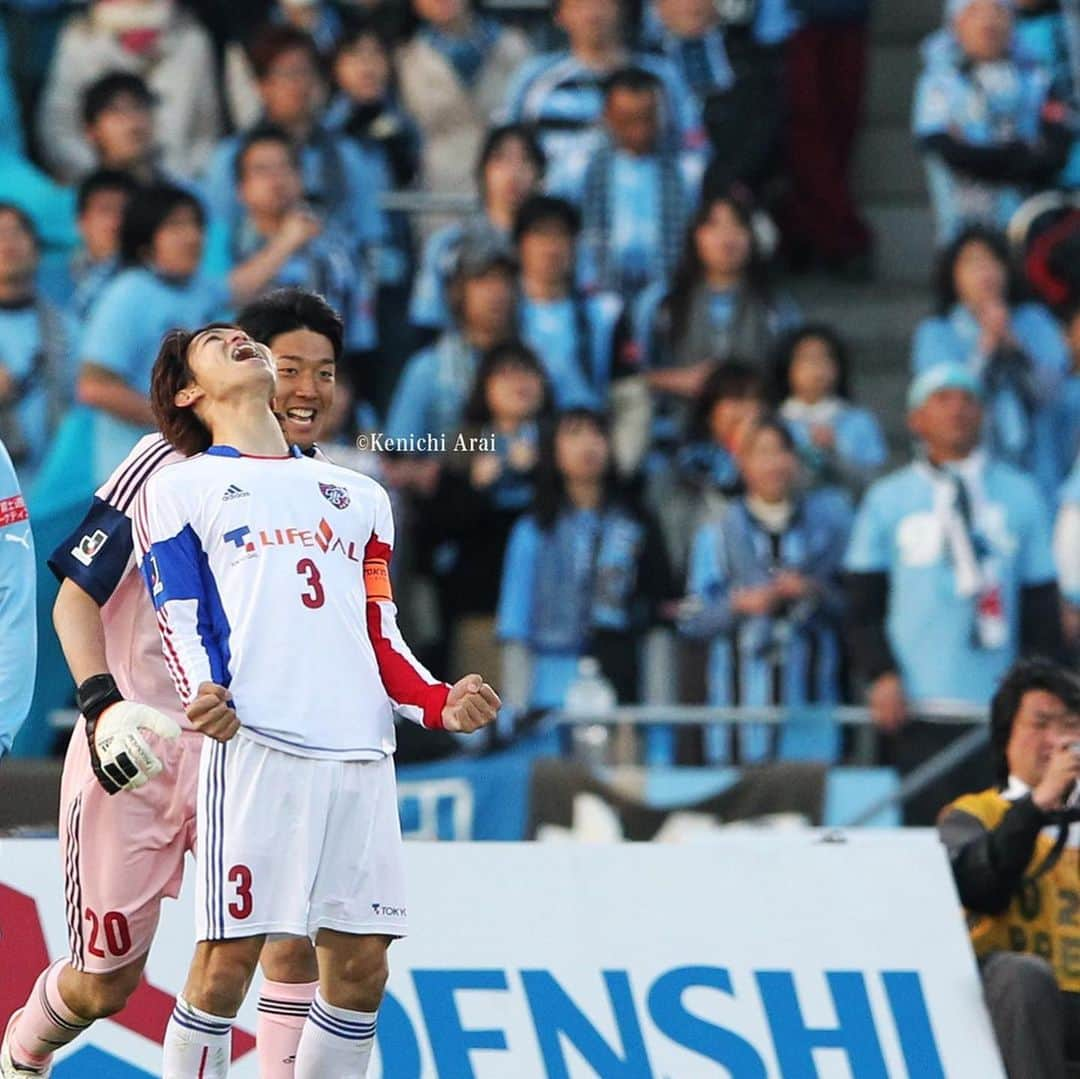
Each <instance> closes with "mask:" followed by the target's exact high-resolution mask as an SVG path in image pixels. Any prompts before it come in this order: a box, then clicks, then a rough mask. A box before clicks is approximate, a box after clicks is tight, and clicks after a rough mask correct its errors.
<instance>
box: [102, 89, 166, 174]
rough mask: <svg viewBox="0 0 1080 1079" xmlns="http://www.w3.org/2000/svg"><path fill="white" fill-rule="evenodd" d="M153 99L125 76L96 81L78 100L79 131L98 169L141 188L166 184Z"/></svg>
mask: <svg viewBox="0 0 1080 1079" xmlns="http://www.w3.org/2000/svg"><path fill="white" fill-rule="evenodd" d="M154 101H155V98H154V95H153V94H152V93H151V92H150V89H149V87H148V86H147V85H146V83H145V82H144V81H143V80H142V79H141V78H140V77H139V76H138V75H132V74H130V73H128V72H122V71H117V72H110V73H109V74H108V75H102V76H101V78H100V79H96V80H95V81H94V82H92V83H91V84H90V85H89V86H88V87H87V88H86V92H85V93H84V94H83V99H82V120H83V131H84V133H85V135H86V140H87V142H88V143H89V144H90V146H91V147H92V148H93V151H94V155H95V158H96V164H97V167H98V168H99V169H109V170H110V171H113V172H126V173H127V174H128V175H129V176H131V178H132V179H133V180H135V181H136V182H138V183H141V184H149V183H155V182H157V181H162V182H167V181H168V180H169V174H168V173H167V172H166V171H165V170H163V169H162V168H161V164H160V161H159V157H160V150H159V147H158V146H157V145H156V141H155V135H154Z"/></svg>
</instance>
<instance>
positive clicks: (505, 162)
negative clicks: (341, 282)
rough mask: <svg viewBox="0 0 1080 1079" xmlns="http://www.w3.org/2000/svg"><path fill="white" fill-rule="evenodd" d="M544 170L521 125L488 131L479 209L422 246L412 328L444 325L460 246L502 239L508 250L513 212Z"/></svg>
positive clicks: (481, 167)
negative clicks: (448, 291)
mask: <svg viewBox="0 0 1080 1079" xmlns="http://www.w3.org/2000/svg"><path fill="white" fill-rule="evenodd" d="M544 167H545V159H544V153H543V151H542V150H541V149H540V144H539V143H538V142H537V141H536V136H535V135H534V134H533V133H532V131H531V129H530V128H528V127H527V126H525V125H524V124H506V125H503V126H500V127H493V128H492V129H491V130H490V131H489V132H488V133H487V135H486V137H485V139H484V145H483V147H482V148H481V150H480V156H479V158H478V160H477V165H476V184H477V187H478V188H479V190H480V199H481V202H482V206H481V210H480V212H479V213H478V214H476V215H475V216H474V217H472V218H466V219H465V220H463V221H458V222H455V223H453V224H450V225H446V226H444V227H443V228H441V229H439V230H438V231H436V232H434V233H432V235H431V237H430V238H429V239H428V241H427V243H426V244H425V245H424V255H423V259H422V260H421V264H420V271H419V273H418V274H417V276H416V282H415V285H414V288H413V298H412V305H411V307H410V310H409V317H410V319H411V320H412V323H413V325H414V326H416V327H418V328H419V329H422V330H425V331H431V332H435V331H439V330H443V329H445V328H446V327H447V326H448V325H449V324H450V310H449V307H448V305H447V300H446V290H447V282H448V281H449V278H450V275H451V273H452V272H453V268H454V265H455V263H456V260H457V257H458V253H459V252H460V250H461V248H462V246H463V245H465V244H466V243H469V244H476V243H479V242H482V240H486V241H487V242H492V241H495V242H497V241H498V240H499V239H502V240H503V241H504V242H505V243H506V246H507V249H509V247H510V244H511V234H512V233H513V230H514V220H515V218H516V217H517V212H518V210H519V209H520V207H521V204H522V203H523V202H524V201H525V199H526V198H528V197H529V195H531V194H532V193H533V192H535V191H536V190H537V188H538V186H539V184H540V181H541V180H542V179H543V176H544Z"/></svg>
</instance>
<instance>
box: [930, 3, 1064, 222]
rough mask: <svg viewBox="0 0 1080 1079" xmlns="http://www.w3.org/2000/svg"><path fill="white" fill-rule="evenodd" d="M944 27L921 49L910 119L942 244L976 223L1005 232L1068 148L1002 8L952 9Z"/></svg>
mask: <svg viewBox="0 0 1080 1079" xmlns="http://www.w3.org/2000/svg"><path fill="white" fill-rule="evenodd" d="M946 19H947V26H946V28H945V29H944V30H942V31H940V32H938V33H936V34H934V35H933V36H931V37H930V38H928V39H927V41H926V43H925V44H924V46H923V59H924V64H925V67H924V70H923V73H922V75H921V76H920V78H919V83H918V86H917V87H916V97H915V116H914V125H915V137H916V139H917V140H918V142H919V146H920V148H921V150H922V152H923V154H924V155H925V157H926V163H927V172H928V176H929V182H930V190H931V194H932V196H933V202H934V214H935V217H936V218H937V231H938V237H939V239H941V240H942V241H948V240H951V239H952V238H953V237H954V236H955V235H956V234H957V232H958V231H959V230H960V229H961V228H963V227H964V225H965V224H969V223H971V222H973V221H977V222H981V223H983V224H986V225H990V226H996V227H998V228H1004V227H1005V225H1007V224H1008V221H1009V218H1010V216H1011V215H1012V214H1013V212H1014V211H1015V210H1016V209H1017V207H1018V206H1019V205H1020V203H1021V201H1022V200H1023V198H1024V196H1025V194H1026V193H1028V192H1031V191H1033V190H1038V188H1039V187H1040V186H1041V185H1044V184H1048V183H1049V182H1050V181H1051V180H1052V179H1053V177H1054V176H1055V174H1056V173H1057V172H1058V171H1059V170H1060V169H1061V167H1062V165H1063V164H1064V163H1065V159H1066V156H1067V154H1068V151H1069V144H1070V141H1071V135H1070V133H1069V130H1068V126H1067V124H1066V122H1065V115H1064V109H1063V108H1062V107H1061V105H1060V103H1057V102H1054V101H1051V100H1050V98H1049V96H1048V95H1049V90H1050V76H1049V73H1047V72H1046V71H1043V70H1041V69H1040V68H1039V67H1037V66H1035V65H1032V64H1030V63H1029V62H1027V61H1026V60H1025V59H1024V58H1023V57H1022V56H1021V55H1019V53H1018V52H1017V50H1016V48H1015V43H1014V40H1013V17H1012V8H1011V5H1010V4H1009V2H1008V0H948V4H947V5H946Z"/></svg>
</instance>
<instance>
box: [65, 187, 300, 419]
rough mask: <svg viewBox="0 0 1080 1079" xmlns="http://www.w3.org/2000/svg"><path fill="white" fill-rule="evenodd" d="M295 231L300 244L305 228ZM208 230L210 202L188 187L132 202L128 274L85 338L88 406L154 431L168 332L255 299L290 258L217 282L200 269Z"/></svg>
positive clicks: (278, 256)
mask: <svg viewBox="0 0 1080 1079" xmlns="http://www.w3.org/2000/svg"><path fill="white" fill-rule="evenodd" d="M292 227H293V230H294V234H293V237H292V239H293V241H294V242H295V240H296V235H295V234H296V233H304V229H301V228H300V227H299V224H295V223H294V225H293V226H292ZM305 228H306V225H305ZM205 229H206V219H205V215H204V212H203V208H202V204H201V203H200V202H199V200H198V199H196V198H195V196H194V195H192V194H190V193H189V192H187V191H185V190H183V189H182V188H178V187H168V186H165V185H159V186H155V187H148V188H143V189H141V190H139V191H138V192H137V193H136V194H135V195H134V197H133V198H132V199H131V201H130V203H129V204H128V207H127V209H126V211H125V213H124V222H123V225H122V226H121V229H120V261H121V263H122V266H123V269H122V270H121V272H120V273H119V274H118V275H117V276H116V277H115V278H114V279H113V280H112V281H111V282H110V283H109V284H108V285H107V286H106V288H105V289H104V291H103V292H102V294H101V296H100V298H99V299H98V301H97V303H96V304H95V306H94V309H93V310H92V311H91V313H90V319H89V321H88V323H87V325H86V329H85V332H84V334H83V338H82V344H81V358H82V364H81V369H80V372H79V379H78V396H79V399H80V400H81V401H82V402H83V403H84V404H87V405H91V406H93V407H94V408H99V409H101V410H102V411H103V412H105V413H107V414H109V415H111V416H113V417H115V418H116V419H118V420H122V421H124V422H125V423H128V424H133V425H135V426H136V427H143V428H149V427H152V426H153V423H154V419H153V415H152V413H151V411H150V402H149V400H148V398H147V394H148V393H149V390H150V370H151V367H152V366H153V362H154V356H155V355H156V349H157V347H158V345H159V343H160V341H161V338H162V336H163V335H164V334H165V332H166V331H167V330H169V329H171V328H173V327H174V326H201V325H204V324H205V323H207V322H212V321H213V320H214V319H216V318H220V317H222V316H223V315H224V314H225V313H226V312H227V311H228V309H229V308H230V306H231V305H232V304H243V303H246V302H247V301H248V300H250V299H253V298H254V297H255V296H256V295H258V294H259V292H261V291H262V289H263V288H265V287H266V286H267V285H268V284H269V283H270V282H271V281H272V280H273V277H274V274H275V273H276V272H277V270H278V268H279V267H280V266H281V264H282V263H283V262H284V261H285V259H286V258H287V256H288V251H287V245H285V244H282V243H279V244H278V245H276V246H274V247H272V248H271V249H270V250H267V249H263V250H262V251H257V252H256V253H255V254H254V255H253V256H251V257H250V258H249V259H248V260H247V261H246V262H238V263H237V264H236V266H235V267H234V269H233V270H232V272H231V273H230V274H229V276H228V278H225V277H212V276H210V275H208V274H206V273H205V272H203V271H202V270H201V269H200V267H201V265H202V259H203V240H204V234H205ZM305 235H306V234H305ZM298 246H299V245H298Z"/></svg>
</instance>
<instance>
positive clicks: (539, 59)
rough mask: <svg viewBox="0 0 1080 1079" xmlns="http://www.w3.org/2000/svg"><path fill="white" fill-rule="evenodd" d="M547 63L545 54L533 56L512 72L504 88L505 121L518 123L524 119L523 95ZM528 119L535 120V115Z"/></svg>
mask: <svg viewBox="0 0 1080 1079" xmlns="http://www.w3.org/2000/svg"><path fill="white" fill-rule="evenodd" d="M547 63H548V57H547V56H533V57H531V58H530V59H528V60H526V61H525V63H523V64H522V65H521V67H519V68H518V69H517V71H516V72H515V73H514V75H513V77H512V78H511V80H510V84H509V86H508V87H507V89H506V122H507V123H520V122H521V121H522V120H525V119H526V117H525V115H524V109H525V95H526V94H527V93H528V92H529V87H530V86H532V83H533V80H534V79H535V78H536V75H537V73H538V72H539V71H541V70H542V69H543V68H544V67H545V66H546V64H547ZM528 119H531V120H535V119H536V117H529V118H528Z"/></svg>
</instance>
